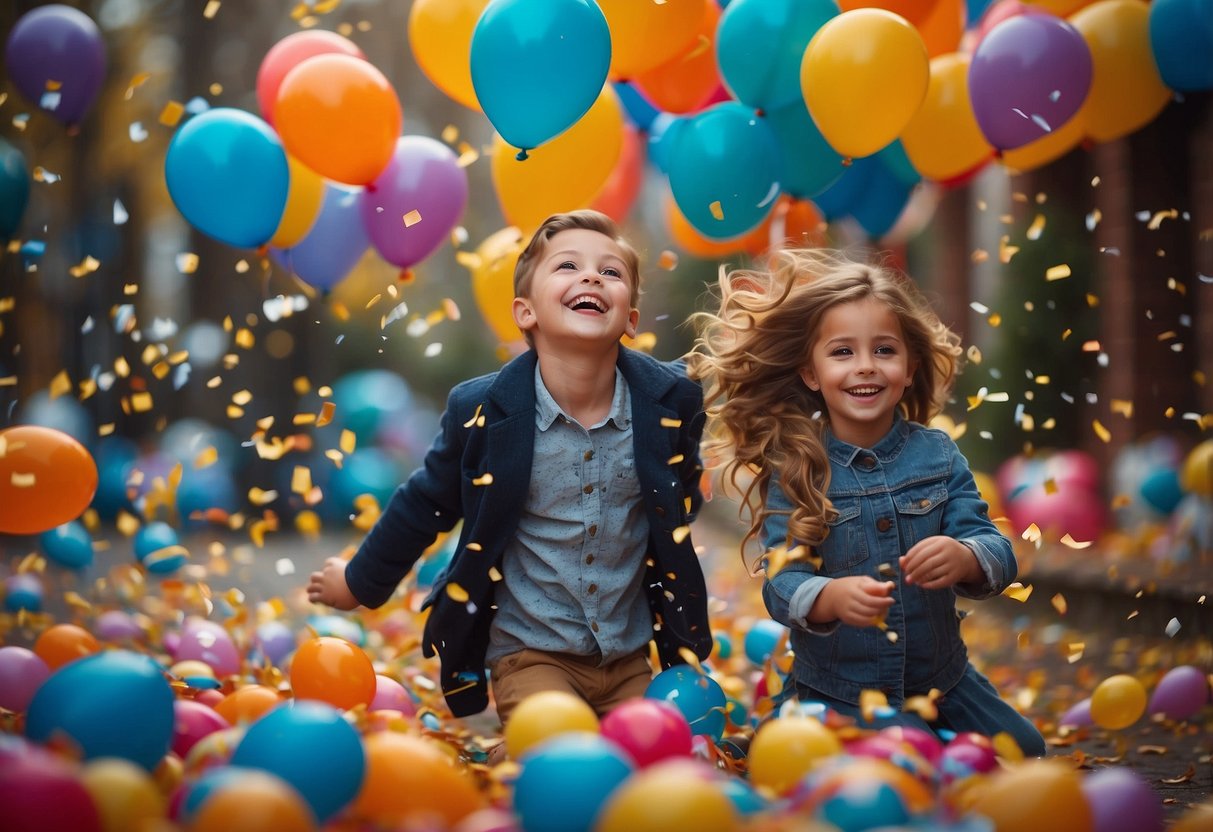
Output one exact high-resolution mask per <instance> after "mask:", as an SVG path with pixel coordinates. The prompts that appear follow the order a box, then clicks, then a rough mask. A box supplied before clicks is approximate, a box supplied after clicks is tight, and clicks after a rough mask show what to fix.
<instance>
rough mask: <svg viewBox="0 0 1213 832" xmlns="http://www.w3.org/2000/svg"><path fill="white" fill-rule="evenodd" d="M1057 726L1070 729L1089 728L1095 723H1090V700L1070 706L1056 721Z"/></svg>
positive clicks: (1088, 698)
mask: <svg viewBox="0 0 1213 832" xmlns="http://www.w3.org/2000/svg"><path fill="white" fill-rule="evenodd" d="M1057 724H1058V725H1069V726H1070V727H1072V728H1089V727H1091V726H1092V725H1094V724H1095V723H1094V722H1092V721H1091V698H1090V697H1087V698H1086V699H1083V700H1081V701H1079V702H1076V703H1074V704H1073V705H1071V706H1070V709H1069V710H1067V711H1066V712H1065V713H1064V714H1062V716H1061V719H1059V720H1058V721H1057Z"/></svg>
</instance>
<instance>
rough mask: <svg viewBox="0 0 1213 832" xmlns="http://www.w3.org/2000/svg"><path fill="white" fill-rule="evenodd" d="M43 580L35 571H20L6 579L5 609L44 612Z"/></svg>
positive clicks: (9, 610) (8, 610)
mask: <svg viewBox="0 0 1213 832" xmlns="http://www.w3.org/2000/svg"><path fill="white" fill-rule="evenodd" d="M42 601H43V591H42V581H41V579H39V577H38V576H37V574H35V573H33V572H18V573H17V574H16V575H9V576H8V577H7V578H5V579H4V609H5V611H7V612H32V613H38V612H42Z"/></svg>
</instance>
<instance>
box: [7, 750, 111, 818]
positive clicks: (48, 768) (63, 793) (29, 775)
mask: <svg viewBox="0 0 1213 832" xmlns="http://www.w3.org/2000/svg"><path fill="white" fill-rule="evenodd" d="M16 739H18V740H20V738H19V737H18V738H16ZM0 806H3V807H4V829H5V832H44V830H50V829H71V830H73V832H101V830H102V828H103V827H102V825H101V815H100V813H99V812H98V810H97V806H96V804H95V803H94V802H93V798H92V795H90V794H89V792H88V790H87V788H86V787H85V785H84V783H82V782H81V780H80V777H79V776H78V775H77V773H76V770H75V768H74V767H73V766H72V765H70V764H69V763H68V762H67V761H66V760H65V759H63V757H61V756H60V755H58V754H52V753H50V752H48V751H45V750H43V749H41V748H39V747H37V746H35V745H31V744H28V743H25V741H24V740H20V745H18V746H17V747H16V748H15V749H13V750H11V751H7V750H6V751H5V752H4V753H2V754H0Z"/></svg>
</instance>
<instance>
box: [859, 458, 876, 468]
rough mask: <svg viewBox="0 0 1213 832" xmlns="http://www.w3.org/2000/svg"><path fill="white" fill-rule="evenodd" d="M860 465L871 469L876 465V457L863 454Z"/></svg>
mask: <svg viewBox="0 0 1213 832" xmlns="http://www.w3.org/2000/svg"><path fill="white" fill-rule="evenodd" d="M859 467H860V468H862V469H864V470H865V471H871V470H872V469H873V468H875V467H876V458H875V457H870V456H861V457H860V458H859Z"/></svg>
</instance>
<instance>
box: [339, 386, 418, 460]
mask: <svg viewBox="0 0 1213 832" xmlns="http://www.w3.org/2000/svg"><path fill="white" fill-rule="evenodd" d="M412 399H413V394H412V392H411V391H410V390H409V386H408V383H407V382H406V381H405V380H404V379H403V378H401V377H400V375H399V374H398V373H395V372H392V371H391V370H380V369H374V370H355V371H353V372H350V373H347V374H345V375H344V376H342V377H341V378H339V379H338V380H337V381H336V383H335V384H333V404H334V405H336V419H335V422H337V423H339V426H340V427H341V428H343V429H345V430H351V431H353V432H354V438H355V439H357V440H358V441H357V444H358V445H359V446H360V447H364V446H366V445H368V444H370V443H372V442H374V441H375V439H376V438H377V436H378V435H379V431H380V430H381V429H382V428H383V427H385V426H386V425H387V424H388V422H389V421H391V420H393V419H396V418H399V417H401V416H403V414H404V413H405V412H406V411H407V410H408V408H409V405H410V404H411V403H412Z"/></svg>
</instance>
